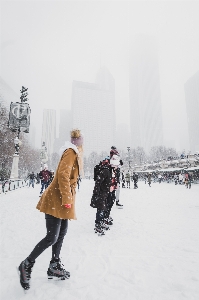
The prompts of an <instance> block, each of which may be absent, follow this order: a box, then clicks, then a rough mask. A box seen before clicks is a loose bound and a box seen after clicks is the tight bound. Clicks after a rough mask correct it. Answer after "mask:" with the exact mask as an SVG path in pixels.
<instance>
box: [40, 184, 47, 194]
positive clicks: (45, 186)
mask: <svg viewBox="0 0 199 300" xmlns="http://www.w3.org/2000/svg"><path fill="white" fill-rule="evenodd" d="M47 187H48V182H44V181H41V192H40V194H42V193H43V190H44V188H45V189H46V188H47Z"/></svg>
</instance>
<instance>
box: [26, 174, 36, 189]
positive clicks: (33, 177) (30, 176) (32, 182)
mask: <svg viewBox="0 0 199 300" xmlns="http://www.w3.org/2000/svg"><path fill="white" fill-rule="evenodd" d="M28 178H30V179H29V187H30V186H31V185H32V187H33V188H34V183H35V179H36V176H35V174H34V172H32V173H31V174H29V175H28V177H27V178H26V179H28Z"/></svg>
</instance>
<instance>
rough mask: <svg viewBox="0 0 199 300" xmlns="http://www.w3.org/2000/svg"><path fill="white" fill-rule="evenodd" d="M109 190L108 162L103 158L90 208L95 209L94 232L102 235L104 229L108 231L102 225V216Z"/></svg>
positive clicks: (106, 227)
mask: <svg viewBox="0 0 199 300" xmlns="http://www.w3.org/2000/svg"><path fill="white" fill-rule="evenodd" d="M110 190H111V172H110V164H109V160H108V159H107V158H105V159H104V160H103V161H102V162H101V166H100V171H99V173H98V175H97V176H96V178H95V186H94V190H93V195H92V198H91V204H90V206H91V207H93V208H97V213H96V219H95V228H94V230H95V232H96V233H98V234H99V235H104V229H109V227H108V226H106V225H105V224H104V214H105V211H106V209H107V197H108V195H109V193H110Z"/></svg>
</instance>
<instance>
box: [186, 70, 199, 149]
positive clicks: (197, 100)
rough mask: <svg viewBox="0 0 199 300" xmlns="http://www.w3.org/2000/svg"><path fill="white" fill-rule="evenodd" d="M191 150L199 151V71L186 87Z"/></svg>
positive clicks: (188, 81)
mask: <svg viewBox="0 0 199 300" xmlns="http://www.w3.org/2000/svg"><path fill="white" fill-rule="evenodd" d="M184 90H185V101H186V107H187V119H188V131H189V141H190V150H191V152H192V153H195V152H196V151H199V131H198V128H199V71H198V72H196V74H194V75H193V76H192V77H191V78H189V79H188V80H187V82H186V83H185V85H184Z"/></svg>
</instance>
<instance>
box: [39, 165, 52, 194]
mask: <svg viewBox="0 0 199 300" xmlns="http://www.w3.org/2000/svg"><path fill="white" fill-rule="evenodd" d="M39 177H40V179H41V192H40V195H42V193H43V190H44V189H46V188H47V187H48V185H49V182H50V178H51V177H52V173H51V172H50V171H48V166H47V165H44V169H43V170H42V171H41V172H40V173H39Z"/></svg>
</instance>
